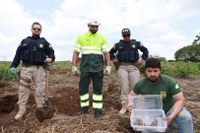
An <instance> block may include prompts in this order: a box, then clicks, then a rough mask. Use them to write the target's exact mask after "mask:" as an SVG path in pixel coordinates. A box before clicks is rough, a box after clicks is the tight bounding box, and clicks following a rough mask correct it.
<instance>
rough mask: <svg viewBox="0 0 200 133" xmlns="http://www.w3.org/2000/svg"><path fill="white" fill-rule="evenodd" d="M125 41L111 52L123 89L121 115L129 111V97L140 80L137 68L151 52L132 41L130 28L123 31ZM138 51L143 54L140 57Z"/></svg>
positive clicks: (116, 45) (137, 42)
mask: <svg viewBox="0 0 200 133" xmlns="http://www.w3.org/2000/svg"><path fill="white" fill-rule="evenodd" d="M121 33H122V37H123V40H120V41H119V42H118V43H116V44H115V45H114V46H113V47H112V48H111V50H110V58H111V60H112V61H113V63H118V64H119V69H118V71H117V72H118V77H119V81H120V87H121V96H120V99H121V104H122V108H121V110H120V111H119V113H120V114H125V113H126V111H127V95H128V94H129V92H130V91H131V90H132V89H133V87H134V85H135V83H136V82H137V81H138V80H139V78H140V72H139V69H138V68H137V67H138V66H139V65H141V64H143V63H144V61H145V60H146V59H147V58H148V54H149V51H148V49H147V48H146V47H144V46H143V45H142V44H141V42H139V41H137V40H135V39H131V32H130V29H129V28H124V29H122V32H121ZM138 49H139V50H140V51H141V52H142V53H143V54H142V56H141V57H140V56H139V52H138Z"/></svg>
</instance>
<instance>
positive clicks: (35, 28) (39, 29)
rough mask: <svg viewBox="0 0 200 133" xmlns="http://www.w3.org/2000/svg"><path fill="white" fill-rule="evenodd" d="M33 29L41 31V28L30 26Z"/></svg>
mask: <svg viewBox="0 0 200 133" xmlns="http://www.w3.org/2000/svg"><path fill="white" fill-rule="evenodd" d="M32 29H33V30H38V31H41V29H40V28H32Z"/></svg>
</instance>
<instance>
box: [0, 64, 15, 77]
mask: <svg viewBox="0 0 200 133" xmlns="http://www.w3.org/2000/svg"><path fill="white" fill-rule="evenodd" d="M0 79H1V80H16V74H11V73H10V62H7V61H1V62H0Z"/></svg>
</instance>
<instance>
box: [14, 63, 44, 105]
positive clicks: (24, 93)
mask: <svg viewBox="0 0 200 133" xmlns="http://www.w3.org/2000/svg"><path fill="white" fill-rule="evenodd" d="M46 74H47V73H46V70H45V69H44V67H43V66H28V67H22V69H21V73H20V83H19V101H18V105H19V107H22V108H26V104H27V102H28V98H29V93H30V91H31V81H33V84H34V87H33V89H34V92H35V93H34V94H35V102H36V104H37V108H41V107H43V104H44V103H45V100H46V99H47V96H46Z"/></svg>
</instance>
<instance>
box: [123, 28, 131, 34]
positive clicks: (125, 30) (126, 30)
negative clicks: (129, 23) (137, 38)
mask: <svg viewBox="0 0 200 133" xmlns="http://www.w3.org/2000/svg"><path fill="white" fill-rule="evenodd" d="M127 34H129V35H130V34H131V32H130V30H129V28H124V29H122V36H123V35H127Z"/></svg>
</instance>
